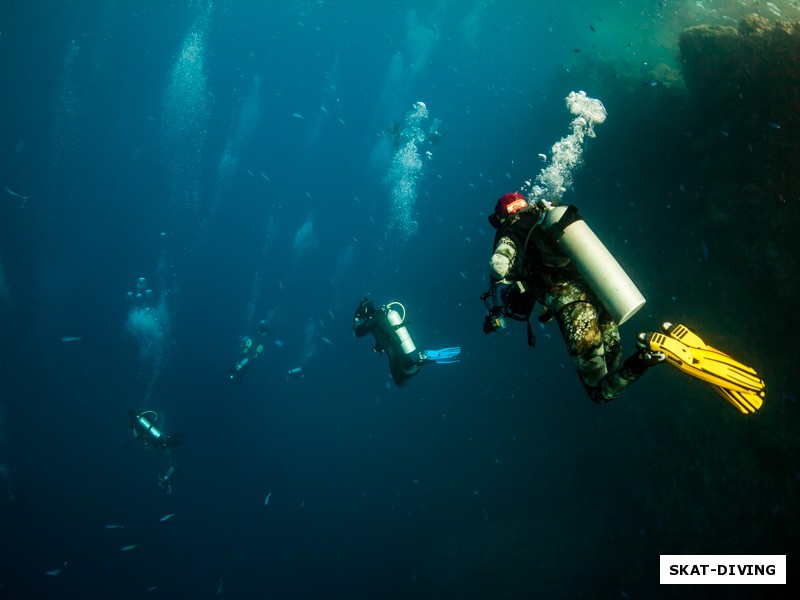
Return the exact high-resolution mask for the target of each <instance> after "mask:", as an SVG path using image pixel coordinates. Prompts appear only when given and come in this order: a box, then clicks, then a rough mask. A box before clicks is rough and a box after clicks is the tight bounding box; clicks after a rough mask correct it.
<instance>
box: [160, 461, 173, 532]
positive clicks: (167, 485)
mask: <svg viewBox="0 0 800 600" xmlns="http://www.w3.org/2000/svg"><path fill="white" fill-rule="evenodd" d="M177 477H178V467H176V466H175V465H170V466H169V468H168V469H167V470H166V471H164V473H162V474H161V475H159V476H158V487H160V488H161V491H163V492H164V493H165V494H167V495H169V494H171V493H172V484H173V483H175V479H176V478H177ZM163 520H164V519H162V521H163Z"/></svg>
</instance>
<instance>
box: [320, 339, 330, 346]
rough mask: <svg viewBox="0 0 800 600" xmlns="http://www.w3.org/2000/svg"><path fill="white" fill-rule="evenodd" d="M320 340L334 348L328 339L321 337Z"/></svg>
mask: <svg viewBox="0 0 800 600" xmlns="http://www.w3.org/2000/svg"><path fill="white" fill-rule="evenodd" d="M320 339H321V340H322V341H323V342H325V343H326V344H328V345H330V346H333V342H332V341H330V340H329V339H328V338H326V337H321V338H320Z"/></svg>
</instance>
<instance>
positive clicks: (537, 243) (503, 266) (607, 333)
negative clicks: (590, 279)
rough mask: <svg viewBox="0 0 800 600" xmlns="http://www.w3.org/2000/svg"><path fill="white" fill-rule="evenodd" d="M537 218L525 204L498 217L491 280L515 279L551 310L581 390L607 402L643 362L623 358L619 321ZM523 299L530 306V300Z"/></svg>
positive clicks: (635, 376)
mask: <svg viewBox="0 0 800 600" xmlns="http://www.w3.org/2000/svg"><path fill="white" fill-rule="evenodd" d="M539 217H540V214H539V213H538V212H537V211H536V210H535V209H533V208H526V209H523V210H521V211H519V212H516V213H514V214H511V215H508V216H507V217H505V218H503V219H502V221H501V222H500V223H499V226H498V228H497V234H496V236H495V240H494V254H493V255H492V260H491V272H490V276H491V277H492V279H493V280H494V281H503V282H505V283H510V282H519V283H520V284H521V287H523V288H524V295H527V296H529V298H530V299H531V300H532V299H535V300H536V301H537V302H539V303H540V304H542V305H544V306H545V307H547V308H548V309H549V310H550V312H551V313H552V314H553V316H554V317H555V319H556V321H557V322H558V326H559V328H560V329H561V335H562V336H563V338H564V341H565V342H566V344H567V350H568V351H569V356H570V358H571V359H572V361H573V363H574V364H575V366H576V367H577V369H578V375H579V377H580V379H581V382H582V383H583V385H584V387H585V388H586V392H587V393H588V394H589V396H590V397H591V399H592V400H594V401H595V402H598V403H605V402H608V401H609V400H612V399H613V398H615V397H616V396H617V395H618V394H619V393H620V392H622V390H624V389H625V388H626V387H627V386H628V385H630V384H631V383H633V382H634V381H636V380H637V379H638V378H639V377H640V376H641V375H642V373H644V371H645V370H646V369H647V365H646V364H645V363H644V362H643V361H642V359H641V358H639V355H638V354H634V355H633V356H631V357H629V358H628V359H627V360H626V361H625V362H624V363H623V361H622V355H621V351H622V345H621V343H620V337H619V326H618V325H617V323H616V322H615V321H614V319H613V318H612V317H611V315H610V314H609V313H608V311H607V310H606V309H605V308H604V307H603V304H602V303H601V302H600V300H599V299H598V298H597V296H596V295H595V294H594V292H592V290H591V289H590V288H589V286H588V285H587V284H586V282H585V281H584V280H583V278H582V277H581V276H580V274H579V273H578V271H577V269H576V268H575V266H574V265H573V264H572V262H571V261H570V259H569V257H567V256H566V255H565V254H564V253H563V252H561V250H560V248H559V247H558V244H557V242H556V241H555V240H553V239H551V237H550V235H549V234H548V233H547V231H546V230H545V228H544V226H542V225H541V224H539V223H538V221H539ZM504 271H505V272H504ZM523 304H525V303H523ZM527 304H528V305H529V306H531V308H532V306H533V302H532V301H529V302H528V303H527ZM512 308H513V307H512ZM528 314H530V313H528ZM526 316H528V315H526Z"/></svg>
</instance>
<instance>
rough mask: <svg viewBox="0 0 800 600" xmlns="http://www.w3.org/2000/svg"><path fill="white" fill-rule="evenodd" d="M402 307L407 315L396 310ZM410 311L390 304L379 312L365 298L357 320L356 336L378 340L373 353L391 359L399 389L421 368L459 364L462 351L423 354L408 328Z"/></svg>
mask: <svg viewBox="0 0 800 600" xmlns="http://www.w3.org/2000/svg"><path fill="white" fill-rule="evenodd" d="M395 307H398V308H399V309H401V310H402V311H403V315H402V316H400V313H399V312H398V311H397V310H395ZM405 320H406V309H405V307H404V306H403V305H402V304H400V303H399V302H390V303H389V304H387V305H385V306H382V307H381V308H380V309H376V308H375V305H374V304H373V302H372V300H370V299H369V298H364V299H363V300H361V302H360V303H359V305H358V308H357V309H356V313H355V316H354V319H353V321H354V323H353V333H354V334H355V336H356V337H364V336H365V335H367V334H368V333H371V334H372V335H373V336H374V338H375V346H374V347H373V348H372V351H373V352H377V353H378V354H382V353H383V352H385V353H386V354H387V355H388V357H389V370H390V371H391V373H392V379H393V380H394V383H395V385H396V386H397V387H399V388H400V387H403V386H404V385H405V384H406V383H408V380H409V379H411V377H412V376H413V375H415V374H416V373H417V372H418V371H419V370H420V369H421V368H422V365H424V364H426V363H430V362H435V363H438V364H449V363H455V362H458V361H459V360H460V358H459V355H460V354H461V348H459V347H453V348H443V349H441V350H424V351H422V352H419V351H418V350H417V347H416V346H415V345H414V342H413V340H412V339H411V334H409V333H408V329H407V328H406V326H405V324H404V323H405Z"/></svg>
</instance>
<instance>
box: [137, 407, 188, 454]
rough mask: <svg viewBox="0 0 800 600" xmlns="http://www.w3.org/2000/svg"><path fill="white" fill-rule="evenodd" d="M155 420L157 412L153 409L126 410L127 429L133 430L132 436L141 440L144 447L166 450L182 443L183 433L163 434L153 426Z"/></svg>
mask: <svg viewBox="0 0 800 600" xmlns="http://www.w3.org/2000/svg"><path fill="white" fill-rule="evenodd" d="M157 420H158V413H157V412H155V411H153V410H143V411H142V412H140V413H136V412H134V411H133V410H129V411H128V429H132V430H133V437H135V438H136V439H137V440H139V441H141V442H142V443H143V444H144V445H145V447H152V448H155V449H156V450H166V449H167V448H170V447H172V446H178V445H180V444H183V434H181V433H176V434H174V435H164V433H162V432H161V430H159V429H158V428H156V426H155V422H156V421H157Z"/></svg>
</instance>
